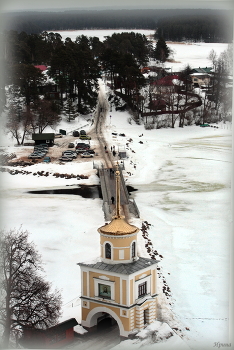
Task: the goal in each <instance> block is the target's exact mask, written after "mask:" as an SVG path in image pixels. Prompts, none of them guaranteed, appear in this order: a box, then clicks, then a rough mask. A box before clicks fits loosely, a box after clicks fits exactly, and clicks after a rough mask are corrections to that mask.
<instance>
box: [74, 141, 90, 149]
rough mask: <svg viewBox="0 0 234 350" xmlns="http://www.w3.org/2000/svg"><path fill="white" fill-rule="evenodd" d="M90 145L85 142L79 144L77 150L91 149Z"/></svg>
mask: <svg viewBox="0 0 234 350" xmlns="http://www.w3.org/2000/svg"><path fill="white" fill-rule="evenodd" d="M89 148H90V145H89V144H87V143H84V142H79V143H77V145H76V149H89Z"/></svg>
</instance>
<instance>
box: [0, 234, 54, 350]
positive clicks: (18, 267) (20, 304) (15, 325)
mask: <svg viewBox="0 0 234 350" xmlns="http://www.w3.org/2000/svg"><path fill="white" fill-rule="evenodd" d="M28 238H29V233H28V232H27V231H23V230H22V229H21V228H20V229H19V230H10V231H9V232H7V231H1V240H0V248H1V259H0V267H1V271H2V276H1V287H2V288H1V300H0V324H1V325H2V326H3V344H2V345H3V348H8V347H9V343H10V338H11V337H12V336H15V337H18V336H19V334H22V330H23V327H26V326H27V327H31V328H39V329H45V328H47V327H49V326H53V325H55V324H56V323H57V322H58V318H59V316H60V308H61V296H60V293H59V292H58V291H54V292H52V291H51V285H50V283H48V282H46V281H44V278H43V276H42V271H43V269H42V263H41V258H40V255H39V254H38V252H37V251H36V249H35V246H34V244H33V243H32V242H29V240H28Z"/></svg>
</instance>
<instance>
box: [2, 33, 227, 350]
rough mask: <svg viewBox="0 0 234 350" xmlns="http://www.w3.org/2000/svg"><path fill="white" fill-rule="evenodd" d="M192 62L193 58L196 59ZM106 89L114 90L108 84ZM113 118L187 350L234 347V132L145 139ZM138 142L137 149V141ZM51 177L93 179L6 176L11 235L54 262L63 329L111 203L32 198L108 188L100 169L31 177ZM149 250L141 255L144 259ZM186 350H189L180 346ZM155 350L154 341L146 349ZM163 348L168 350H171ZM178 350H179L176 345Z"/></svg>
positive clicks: (193, 130)
mask: <svg viewBox="0 0 234 350" xmlns="http://www.w3.org/2000/svg"><path fill="white" fill-rule="evenodd" d="M107 35H108V34H107ZM206 45H207V44H206ZM218 45H219V44H218ZM223 45H224V46H225V44H223ZM181 46H182V45H181ZM221 51H223V49H222V50H221ZM186 52H187V53H188V54H189V50H187V51H186ZM202 52H203V51H202ZM199 62H201V63H200V64H199ZM203 62H204V61H203V60H202V59H201V58H200V59H199V60H197V61H196V64H195V66H203ZM206 65H207V64H206ZM101 88H102V89H103V91H105V90H106V87H105V86H104V85H103V84H102V85H101ZM110 114H111V118H109V116H107V121H106V126H105V130H104V132H105V136H106V139H107V142H108V144H109V146H113V145H115V146H116V148H118V146H120V147H122V146H124V145H125V146H126V143H127V142H128V143H129V146H128V147H127V146H126V150H127V155H128V159H127V160H126V161H125V167H126V173H125V178H126V181H127V183H128V184H130V185H132V186H134V187H135V188H136V189H137V190H138V191H136V192H133V193H132V197H134V198H135V200H136V202H137V205H138V208H139V210H140V214H141V218H140V220H137V219H135V222H134V223H135V224H138V225H140V223H141V220H147V221H148V222H149V223H150V224H151V225H152V226H151V229H150V230H149V235H150V238H151V240H152V241H153V245H154V248H155V249H157V251H158V252H159V254H162V255H163V259H162V261H161V263H160V267H161V268H162V269H163V274H164V276H165V277H166V280H167V283H168V285H169V286H170V289H171V291H172V300H168V302H171V303H172V311H173V313H174V315H175V318H176V319H177V320H178V322H180V323H181V324H182V325H183V327H184V328H183V330H184V329H185V327H188V328H189V329H190V331H185V333H186V335H185V336H184V342H185V344H187V345H188V346H189V347H191V348H192V349H197V350H200V349H211V348H213V347H214V343H215V342H220V343H229V329H228V328H229V300H230V296H229V288H230V285H229V278H230V275H229V272H230V270H229V269H230V233H231V229H230V228H231V227H230V225H231V224H230V222H231V206H230V202H231V162H232V159H231V143H232V136H231V133H232V130H231V126H230V125H229V124H226V125H222V124H220V125H219V128H218V129H216V128H211V127H210V128H201V127H198V126H187V127H184V128H183V129H181V128H178V127H177V128H175V129H160V130H145V129H144V126H143V125H136V124H134V122H132V124H129V122H128V120H129V117H130V116H129V115H128V114H127V113H126V112H122V113H121V112H115V111H111V112H110ZM75 123H77V122H74V124H66V122H65V121H64V122H63V123H62V124H61V126H60V127H61V128H64V129H66V128H67V129H69V130H72V129H75V128H77V127H79V128H81V127H83V126H84V127H85V128H86V129H88V128H89V127H90V123H89V122H87V118H85V119H84V120H82V119H80V121H79V125H78V124H77V125H76V124H75ZM82 123H83V125H82ZM112 132H117V133H125V134H126V137H120V136H118V137H117V138H116V137H114V136H113V135H112ZM142 134H143V136H140V135H142ZM130 138H131V139H132V142H129V141H127V140H129V139H130ZM140 141H142V142H143V143H139V142H140ZM1 145H4V146H8V145H9V147H6V150H8V152H16V153H17V152H22V148H19V147H13V146H12V145H13V142H12V140H9V139H8V138H7V137H6V135H4V134H3V135H2V137H1ZM42 169H43V170H46V171H49V172H50V173H51V174H52V173H53V172H57V171H60V172H67V173H71V172H73V173H75V174H84V175H88V176H90V177H89V179H88V180H76V179H70V180H65V179H62V178H58V179H56V178H55V177H53V176H52V175H50V176H48V177H39V176H33V175H32V174H30V175H10V174H8V173H0V176H1V179H0V185H1V193H2V203H1V213H0V215H1V217H0V222H1V227H2V228H6V229H9V228H14V227H15V228H19V226H20V225H22V227H23V229H27V230H28V231H30V232H31V238H32V240H33V241H35V243H36V245H37V248H38V250H39V252H40V253H41V255H42V259H43V261H44V267H45V275H46V278H47V279H48V280H50V281H51V282H52V283H53V286H54V287H57V288H58V289H60V290H61V291H62V295H63V302H64V307H63V311H64V314H63V317H62V319H66V318H67V317H76V319H77V321H78V322H80V307H79V305H80V300H79V295H80V271H79V267H78V266H77V265H76V264H77V263H78V262H81V261H86V260H90V259H93V258H96V257H97V256H98V255H99V234H98V233H97V228H98V227H100V226H102V225H103V223H104V215H103V212H102V201H101V200H100V199H84V198H81V197H79V196H75V195H53V194H47V195H45V194H43V195H42V194H41V195H39V194H29V193H27V192H28V190H32V189H40V188H41V189H45V188H47V189H50V188H59V187H66V186H68V185H69V186H72V185H74V187H75V186H77V185H78V184H81V183H82V184H97V183H98V178H97V176H96V172H95V170H93V164H92V161H86V162H85V163H83V162H80V163H68V164H65V165H59V164H55V163H51V164H37V165H34V166H30V167H28V168H27V167H26V168H24V170H28V171H32V170H33V171H37V170H42ZM127 172H128V173H127ZM129 173H131V175H130V174H129ZM90 213H92V215H90ZM141 242H142V245H141V247H140V251H141V254H143V255H144V254H146V252H145V249H144V246H143V241H142V240H141ZM145 256H147V255H145ZM171 315H172V314H171V313H170V312H166V313H165V315H164V316H165V321H166V322H168V323H169V324H171V323H172V321H173V320H172V316H171ZM157 326H159V325H157ZM143 338H144V337H143ZM143 338H142V339H143ZM170 339H171V338H170ZM170 339H169V340H168V343H167V345H169V342H170V341H172V340H170ZM173 339H175V338H173ZM179 339H180V338H179ZM178 341H180V340H178ZM133 342H134V341H130V340H129V341H128V344H126V343H121V346H126V345H127V348H130V344H131V347H132V348H133V349H136V348H138V347H139V346H141V345H143V343H144V339H143V343H142V342H141V343H136V344H133ZM167 345H165V348H167ZM177 345H178V348H180V349H181V348H182V345H181V344H180V343H178V344H177ZM155 346H156V345H155V344H154V345H150V344H149V340H148V339H147V340H145V347H144V348H145V349H147V350H148V348H149V350H151V349H153V348H154V347H155ZM159 348H160V349H161V348H162V349H163V347H162V345H160V346H159ZM168 348H176V342H175V341H174V342H173V344H171V345H170V346H169V347H168Z"/></svg>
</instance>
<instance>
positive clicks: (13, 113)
mask: <svg viewBox="0 0 234 350" xmlns="http://www.w3.org/2000/svg"><path fill="white" fill-rule="evenodd" d="M31 121H32V115H31V112H30V110H27V111H26V112H22V111H19V109H18V108H17V106H15V105H14V104H11V105H10V106H9V112H8V120H7V123H6V128H7V130H8V132H9V133H10V134H11V135H12V137H13V138H15V139H16V141H17V144H18V145H23V143H24V139H25V136H26V134H28V133H29V132H30V129H31Z"/></svg>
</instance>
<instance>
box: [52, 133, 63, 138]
mask: <svg viewBox="0 0 234 350" xmlns="http://www.w3.org/2000/svg"><path fill="white" fill-rule="evenodd" d="M54 137H55V138H56V139H58V138H60V137H63V135H62V134H55V135H54Z"/></svg>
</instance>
